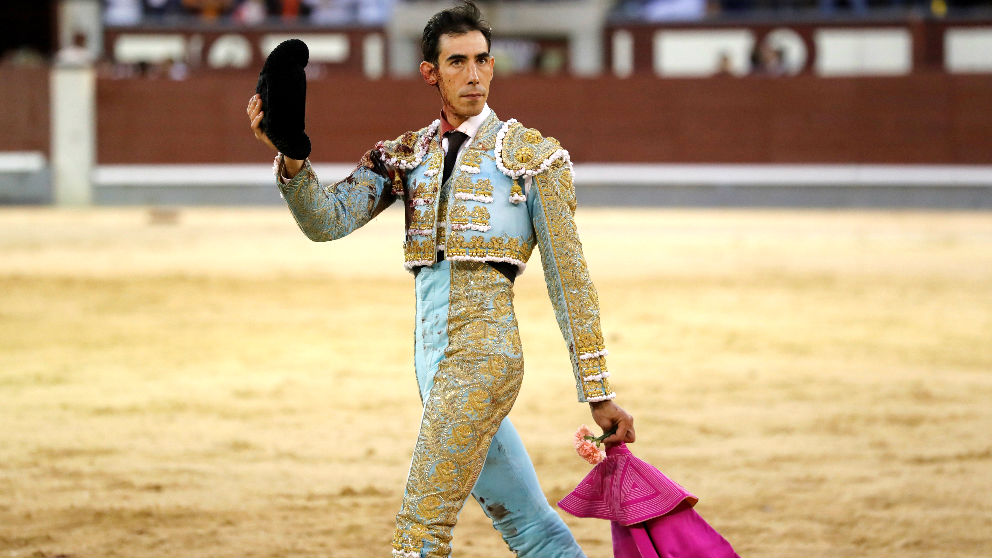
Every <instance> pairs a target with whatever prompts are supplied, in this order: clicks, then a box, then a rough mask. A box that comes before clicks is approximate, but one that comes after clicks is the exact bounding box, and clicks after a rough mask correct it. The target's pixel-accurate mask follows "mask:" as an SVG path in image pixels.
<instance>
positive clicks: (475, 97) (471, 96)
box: [462, 93, 482, 101]
mask: <svg viewBox="0 0 992 558" xmlns="http://www.w3.org/2000/svg"><path fill="white" fill-rule="evenodd" d="M462 97H463V98H465V99H471V100H473V101H474V100H479V99H481V98H482V93H465V94H464V95H462Z"/></svg>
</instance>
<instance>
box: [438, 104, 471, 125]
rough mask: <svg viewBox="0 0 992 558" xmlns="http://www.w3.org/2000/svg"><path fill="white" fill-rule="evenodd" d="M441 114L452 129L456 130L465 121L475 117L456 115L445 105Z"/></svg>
mask: <svg viewBox="0 0 992 558" xmlns="http://www.w3.org/2000/svg"><path fill="white" fill-rule="evenodd" d="M441 114H442V115H444V119H445V120H447V121H448V124H451V127H452V128H457V127H459V126H461V125H462V124H464V123H465V121H466V120H468V119H469V118H472V117H473V116H475V115H471V114H470V115H462V114H456V113H455V111H454V110H452V109H451V107H449V106H448V105H445V106H444V107H443V108H442V109H441Z"/></svg>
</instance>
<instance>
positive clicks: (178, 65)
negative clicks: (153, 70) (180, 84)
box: [164, 58, 189, 81]
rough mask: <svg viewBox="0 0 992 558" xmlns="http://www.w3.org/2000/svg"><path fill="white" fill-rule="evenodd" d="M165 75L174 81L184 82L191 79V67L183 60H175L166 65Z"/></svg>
mask: <svg viewBox="0 0 992 558" xmlns="http://www.w3.org/2000/svg"><path fill="white" fill-rule="evenodd" d="M164 73H165V75H166V76H168V77H169V79H171V80H172V81H183V80H184V79H186V78H187V77H189V67H188V66H187V65H186V63H185V62H183V61H182V60H179V59H176V58H173V59H171V60H169V61H167V62H166V63H165V72H164Z"/></svg>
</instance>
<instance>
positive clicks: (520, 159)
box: [495, 118, 570, 178]
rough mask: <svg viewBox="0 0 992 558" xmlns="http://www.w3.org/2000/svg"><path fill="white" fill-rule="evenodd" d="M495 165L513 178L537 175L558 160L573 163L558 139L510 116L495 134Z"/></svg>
mask: <svg viewBox="0 0 992 558" xmlns="http://www.w3.org/2000/svg"><path fill="white" fill-rule="evenodd" d="M495 155H496V166H497V167H499V170H500V171H501V172H502V173H503V174H505V175H506V176H509V177H510V178H520V177H521V176H534V175H536V174H540V173H542V172H544V171H545V170H547V168H548V167H550V166H551V164H552V163H554V162H555V161H556V160H558V159H562V160H564V161H565V163H570V159H569V157H568V151H565V150H564V149H562V147H561V144H560V143H558V140H556V139H555V138H546V137H544V136H542V135H541V132H538V131H537V130H535V129H534V128H527V127H525V126H524V125H523V124H521V123H519V122H517V121H516V119H513V118H511V119H510V120H507V121H506V123H504V124H503V127H502V128H501V129H500V131H499V133H498V134H497V135H496V149H495Z"/></svg>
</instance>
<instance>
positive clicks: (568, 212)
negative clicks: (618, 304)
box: [518, 134, 614, 401]
mask: <svg viewBox="0 0 992 558" xmlns="http://www.w3.org/2000/svg"><path fill="white" fill-rule="evenodd" d="M518 135H519V136H521V137H523V136H524V134H518ZM535 137H536V136H535ZM534 184H535V186H536V188H534V190H536V191H537V194H538V195H537V196H533V197H534V198H536V199H534V200H533V208H532V216H533V218H534V230H535V232H536V235H537V241H538V247H539V249H540V251H541V261H542V264H543V266H544V276H545V280H546V282H547V286H548V295H549V296H550V297H551V302H552V305H553V306H554V309H555V316H556V318H557V319H558V325H559V326H560V327H561V331H562V336H563V337H564V338H565V343H566V344H567V345H568V350H569V354H570V358H571V361H572V366H573V371H574V373H575V382H576V390H577V392H578V396H579V400H580V401H601V400H604V399H609V398H612V397H614V393H613V390H612V388H611V386H610V383H609V380H608V377H609V373H608V371H607V367H606V359H605V358H604V355H605V354H606V353H605V344H604V341H603V334H602V330H601V328H600V320H599V296H598V295H597V293H596V287H595V286H594V285H593V283H592V279H591V278H590V277H589V270H588V267H587V266H586V261H585V257H584V256H583V255H582V243H581V242H580V241H579V235H578V230H577V228H576V226H575V219H574V215H575V190H574V187H573V185H572V172H571V165H570V164H569V163H568V162H567V160H566V159H565V158H559V159H557V160H555V161H553V162H552V164H551V165H549V166H548V168H547V169H546V170H545V171H544V172H542V173H540V174H537V175H535V176H534ZM532 192H533V190H532ZM580 357H584V358H580ZM590 377H596V378H597V379H596V380H585V379H586V378H590Z"/></svg>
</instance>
